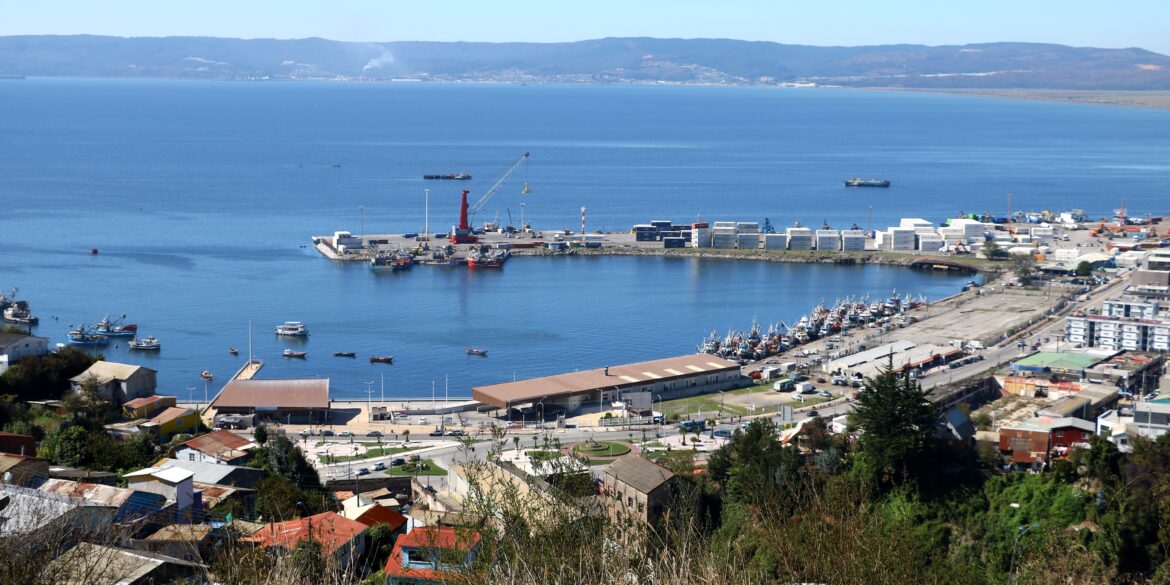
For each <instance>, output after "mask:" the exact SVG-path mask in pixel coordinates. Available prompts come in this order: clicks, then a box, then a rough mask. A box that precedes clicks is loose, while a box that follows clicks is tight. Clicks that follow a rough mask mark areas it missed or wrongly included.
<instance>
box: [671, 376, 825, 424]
mask: <svg viewBox="0 0 1170 585" xmlns="http://www.w3.org/2000/svg"><path fill="white" fill-rule="evenodd" d="M723 394H724V396H723V399H724V400H723V414H725V415H729V414H730V415H748V414H753V413H752V411H751V408H749V407H747V406H740V405H735V404H730V403H728V402H727V399H728V398H729V397H731V396H743V395H747V394H768V395H769V396H774V395H775V394H776V393H775V391H774V390H772V383H771V382H768V383H767V384H760V385H757V386H750V387H747V388H740V389H738V390H729V391H727V392H724V393H723ZM796 396H797V395H796V394H791V393H783V394H782V397H784V398H789V399H788V400H785V401H784V402H783V403H784V404H789V405H791V406H794V407H800V406H810V405H813V404H817V403H820V402H825V401H826V400H828V399H827V398H823V397H821V396H817V395H815V394H805V395H804V402H803V403H801V402H798V401H797V400H796ZM719 398H720V397H719V393H718V392H716V393H714V394H701V395H699V396H691V397H690V398H679V399H677V400H666V401H664V402H662V403H661V404H656V405H655V406H656V407H657V408H658V409H659V410H661V411H663V412H665V413H666V415H667V416H670V415H672V414H677V415H678V416H679V417H680V418H686V417H687V416H688V415H689V416H691V417H696V416H698V414H699V413H700V412H702V415H703V418H710V417H711V416H714V414H715V413H716V412H718V411H719ZM764 408H767V409H768V410H770V411H774V410H775V409H776V406H773V405H769V406H767V407H765V406H763V405H759V406H757V407H756V412H755V413H754V414H760V413H762V412H763V409H764Z"/></svg>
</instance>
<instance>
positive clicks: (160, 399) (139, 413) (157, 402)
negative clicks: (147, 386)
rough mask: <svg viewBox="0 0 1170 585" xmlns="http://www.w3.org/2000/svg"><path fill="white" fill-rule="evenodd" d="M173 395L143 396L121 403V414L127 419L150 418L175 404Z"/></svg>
mask: <svg viewBox="0 0 1170 585" xmlns="http://www.w3.org/2000/svg"><path fill="white" fill-rule="evenodd" d="M175 401H176V398H175V397H174V396H144V397H142V398H135V399H134V400H130V401H128V402H127V403H126V404H123V405H122V416H124V417H126V418H128V419H139V418H150V417H152V416H154V415H156V414H158V413H159V412H162V411H163V410H165V409H167V408H171V407H173V406H175V404H176V402H175Z"/></svg>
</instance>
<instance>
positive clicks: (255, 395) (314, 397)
mask: <svg viewBox="0 0 1170 585" xmlns="http://www.w3.org/2000/svg"><path fill="white" fill-rule="evenodd" d="M211 408H213V409H215V411H216V412H217V413H219V414H255V415H258V416H262V417H267V418H272V419H279V420H281V421H292V422H323V421H324V420H325V419H326V418H327V417H328V416H329V379H328V378H300V379H290V380H232V381H230V382H228V383H227V385H225V386H224V387H223V390H220V392H219V395H218V396H216V397H215V400H213V401H212V402H211Z"/></svg>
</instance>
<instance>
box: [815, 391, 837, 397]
mask: <svg viewBox="0 0 1170 585" xmlns="http://www.w3.org/2000/svg"><path fill="white" fill-rule="evenodd" d="M817 396H824V397H825V398H832V397H833V393H832V392H829V391H828V390H821V391H819V392H817Z"/></svg>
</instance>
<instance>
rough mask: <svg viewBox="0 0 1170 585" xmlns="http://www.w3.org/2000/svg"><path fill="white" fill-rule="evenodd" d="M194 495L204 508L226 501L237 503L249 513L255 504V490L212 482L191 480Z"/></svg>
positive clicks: (210, 507) (211, 507) (208, 508)
mask: <svg viewBox="0 0 1170 585" xmlns="http://www.w3.org/2000/svg"><path fill="white" fill-rule="evenodd" d="M192 487H193V488H194V490H195V497H196V499H197V501H198V502H200V504H201V505H202V506H203V509H204V510H211V509H213V508H215V507H216V506H218V505H220V504H223V503H225V502H228V501H233V502H236V503H237V504H239V506H240V508H241V509H243V510H244V512H245V513H250V512H251V510H252V509H253V508H255V506H256V490H250V489H247V488H242V487H236V486H230V485H218V484H214V483H202V482H198V481H196V482H193V484H192Z"/></svg>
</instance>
